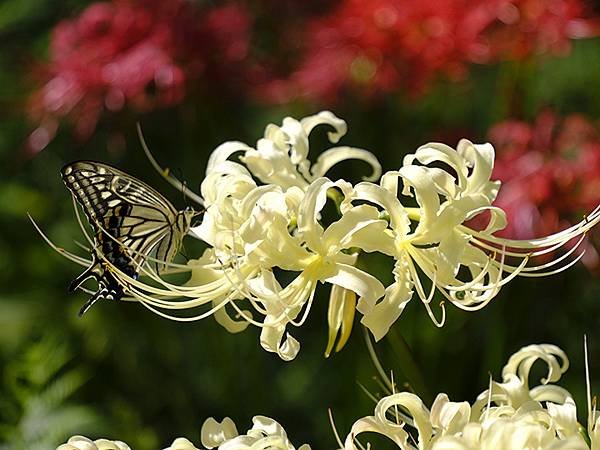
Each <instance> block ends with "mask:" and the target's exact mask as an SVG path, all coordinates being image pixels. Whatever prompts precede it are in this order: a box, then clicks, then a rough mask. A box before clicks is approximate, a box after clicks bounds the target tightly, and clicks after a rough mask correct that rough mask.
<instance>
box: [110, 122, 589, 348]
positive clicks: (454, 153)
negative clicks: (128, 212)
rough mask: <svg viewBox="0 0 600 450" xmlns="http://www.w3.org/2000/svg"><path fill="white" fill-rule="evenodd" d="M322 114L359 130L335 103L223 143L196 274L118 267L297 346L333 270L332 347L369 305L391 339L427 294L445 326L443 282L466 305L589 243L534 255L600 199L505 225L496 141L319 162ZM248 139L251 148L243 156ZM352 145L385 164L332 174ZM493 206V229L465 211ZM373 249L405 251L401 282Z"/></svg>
mask: <svg viewBox="0 0 600 450" xmlns="http://www.w3.org/2000/svg"><path fill="white" fill-rule="evenodd" d="M321 124H324V125H327V126H330V127H332V128H333V131H332V132H330V133H329V134H328V137H329V140H330V141H331V142H332V143H337V142H338V140H339V139H340V138H341V137H342V136H343V135H344V134H345V132H346V124H345V122H344V121H343V120H341V119H339V118H337V117H336V116H334V115H333V114H332V113H330V112H321V113H319V114H317V115H314V116H310V117H306V118H304V119H302V120H296V119H293V118H290V117H287V118H285V119H284V120H283V123H282V125H281V126H276V125H273V124H271V125H269V126H267V128H266V130H265V133H264V137H263V138H262V139H260V140H259V141H258V143H257V145H256V148H253V147H250V146H248V145H246V144H243V143H241V142H227V143H225V144H222V145H221V146H219V147H218V148H217V149H216V150H215V151H214V152H213V154H212V155H211V157H210V159H209V162H208V167H207V172H206V178H205V179H204V181H203V183H202V186H201V194H202V198H203V199H204V203H205V206H206V211H205V212H204V215H203V219H202V222H201V224H200V225H199V226H197V227H195V228H192V229H191V230H190V234H191V235H193V236H194V237H196V238H198V239H200V240H202V241H203V242H204V243H206V244H208V246H209V248H208V249H207V250H206V251H205V252H204V254H203V256H202V257H201V258H199V259H197V260H192V261H190V262H189V263H188V265H187V267H185V270H188V271H190V272H191V278H190V279H189V281H188V282H187V283H186V284H185V285H183V286H181V285H175V284H172V283H170V282H168V281H167V280H165V279H163V278H160V277H158V276H157V275H156V274H151V273H146V275H148V276H150V277H152V278H153V282H152V284H148V283H144V282H142V281H140V280H133V279H131V278H129V277H128V276H127V275H125V274H123V273H121V272H119V271H118V269H117V268H113V269H114V270H113V271H114V273H115V276H116V277H117V278H119V280H120V281H121V283H122V284H123V286H126V291H127V293H128V294H129V295H131V296H132V297H135V298H136V299H137V300H138V301H140V302H141V303H142V304H143V305H144V306H146V307H147V308H149V309H151V310H153V311H155V312H156V313H158V314H160V315H162V316H164V317H168V318H171V319H175V320H182V321H190V320H198V319H201V318H203V317H207V316H209V315H214V317H215V319H216V320H217V321H218V322H219V323H220V324H221V325H222V326H224V327H225V328H226V329H227V330H229V331H230V332H239V331H242V330H244V329H245V328H246V327H247V326H248V325H249V324H254V325H256V326H259V327H261V328H262V332H261V336H260V343H261V345H262V347H263V348H264V349H265V350H267V351H270V352H275V353H277V354H278V355H279V356H280V357H281V358H282V359H284V360H291V359H293V358H294V357H295V356H296V354H297V353H298V351H299V347H300V344H299V342H298V341H297V340H296V339H295V338H294V337H293V336H291V335H290V334H289V333H288V326H290V325H291V326H301V325H302V324H303V323H304V321H305V320H306V318H307V316H308V314H309V311H310V309H311V305H312V303H313V300H314V296H315V289H316V287H317V285H318V284H319V283H327V284H329V285H331V293H330V297H329V312H328V323H329V342H328V345H327V349H326V354H327V355H328V354H329V353H330V352H331V350H332V349H333V347H334V345H336V341H337V345H336V350H339V349H340V348H341V347H342V346H343V345H344V343H345V342H346V340H347V339H348V336H349V334H350V331H351V329H352V323H353V321H354V314H355V311H358V312H359V313H360V314H361V315H362V318H361V322H362V323H363V324H364V325H365V326H366V327H367V328H368V329H369V330H370V331H371V333H372V334H373V336H374V337H375V339H377V340H379V339H381V338H382V337H383V336H385V334H386V333H387V332H388V330H389V328H390V326H391V325H392V324H393V323H394V322H395V321H396V320H397V319H398V318H399V317H400V315H401V314H402V311H403V310H404V308H405V307H406V305H407V303H408V302H409V301H410V299H411V298H412V297H413V296H414V295H415V294H416V295H417V296H418V297H419V298H420V299H421V301H422V303H423V305H424V306H425V308H426V310H427V312H428V314H429V316H430V317H431V319H432V320H433V321H434V323H436V325H438V326H441V325H443V323H444V320H445V309H444V306H443V305H444V303H443V301H442V302H440V303H439V304H440V308H441V311H440V313H439V315H438V317H436V314H434V311H433V309H432V306H431V303H432V301H433V300H434V295H435V294H436V292H438V293H440V294H441V296H443V298H444V299H445V300H446V301H449V302H451V303H452V304H454V305H456V306H457V307H459V308H462V309H464V310H476V309H479V308H482V307H483V306H485V305H486V304H487V303H488V302H489V301H490V300H492V299H493V298H494V297H495V296H496V294H497V293H498V292H499V290H500V288H501V287H502V286H503V285H504V284H506V283H507V282H509V281H510V280H511V279H512V278H514V277H515V276H517V275H524V276H542V275H547V274H550V273H555V272H556V271H558V270H562V269H563V268H565V267H568V266H569V265H570V264H571V263H573V262H574V261H576V260H577V259H578V258H579V257H580V256H581V254H579V255H577V254H575V253H574V252H576V249H577V245H574V246H572V247H571V249H570V250H569V252H568V253H566V254H564V255H562V256H561V257H559V258H557V259H555V260H553V261H550V262H548V261H544V262H543V263H542V264H538V265H531V264H530V262H531V261H532V259H533V258H535V257H536V256H540V255H544V254H547V253H548V252H551V251H553V250H555V249H556V248H558V247H560V246H562V245H564V244H565V243H567V242H568V241H570V240H571V239H574V238H577V237H580V239H583V235H584V234H585V232H586V231H587V230H588V229H590V228H591V227H592V226H594V225H595V224H596V223H597V222H598V221H599V220H600V214H599V212H598V210H596V211H594V212H593V213H592V214H591V215H590V216H589V217H588V218H587V219H586V220H584V221H583V222H581V223H580V224H578V225H576V226H574V227H571V228H569V229H567V230H565V231H562V232H560V233H557V234H555V235H552V236H548V237H546V238H543V239H537V240H532V241H514V240H503V239H500V238H496V237H494V236H493V235H492V233H493V232H494V231H497V230H499V229H502V228H503V227H504V226H505V223H506V219H505V214H504V212H503V211H502V210H500V209H499V208H496V207H494V206H492V202H493V200H494V199H495V197H496V194H497V192H498V189H499V186H500V183H499V182H497V181H490V176H491V173H492V169H493V164H494V149H493V147H492V146H491V145H490V144H482V145H476V144H472V143H471V142H469V141H467V140H462V141H460V143H459V144H458V147H457V149H456V150H455V149H452V148H450V147H448V146H447V145H444V144H439V143H431V144H427V145H424V146H422V147H420V148H419V149H417V151H416V152H415V153H414V154H410V155H408V156H406V157H405V158H404V161H403V165H402V167H401V168H400V169H399V170H395V171H390V172H386V173H384V174H383V175H381V167H380V164H379V163H378V162H377V159H376V158H375V157H374V156H373V154H371V153H370V152H368V151H366V150H362V149H358V148H353V147H347V146H335V147H333V148H330V149H328V150H326V151H325V152H324V153H322V154H321V156H320V157H319V158H317V160H316V162H315V163H314V164H312V165H311V163H310V161H309V159H308V149H309V145H308V142H309V134H310V133H311V131H312V130H313V129H314V128H315V127H316V126H317V125H321ZM236 153H240V155H239V160H235V159H232V157H233V156H234V154H236ZM347 159H359V160H362V161H365V162H366V163H368V164H369V165H370V166H371V168H372V174H371V176H370V177H369V178H367V179H365V181H363V182H360V183H357V184H351V183H349V182H347V181H345V180H342V179H340V180H335V181H334V180H331V179H329V178H327V177H325V175H326V173H327V172H328V171H329V169H331V168H332V167H333V166H334V165H335V164H337V163H339V162H341V161H344V160H347ZM407 201H408V202H409V203H410V204H412V205H413V206H408V204H407ZM328 203H329V204H331V205H332V208H329V209H331V210H335V211H336V215H335V216H334V217H331V218H330V217H328V216H327V214H326V213H325V208H326V205H327V204H328ZM483 212H486V214H489V221H488V225H487V228H486V229H485V230H483V231H476V230H473V229H470V228H468V227H467V226H466V225H465V222H466V221H468V220H469V219H471V218H473V217H474V216H476V215H478V214H481V213H483ZM330 215H331V214H330ZM365 252H367V253H371V252H377V253H380V254H383V255H387V256H388V257H391V258H393V260H394V261H395V263H394V267H393V268H390V269H391V270H392V272H393V275H394V281H393V283H391V284H390V285H388V286H384V285H383V284H382V282H381V281H380V280H378V279H377V278H376V277H375V276H374V275H373V274H371V273H368V272H367V271H366V270H364V269H363V268H359V267H358V266H357V262H358V261H359V258H360V255H361V254H363V253H365ZM569 257H570V258H569ZM173 266H174V265H173ZM558 266H560V267H558ZM179 270H181V268H180V267H179ZM465 274H466V275H465ZM436 302H437V300H436ZM198 307H203V308H208V310H203V311H201V312H200V313H199V314H197V315H191V316H185V317H183V316H182V315H181V313H176V314H173V313H172V312H171V311H174V310H178V311H181V310H192V311H193V310H194V309H195V308H198ZM257 315H259V316H260V318H257Z"/></svg>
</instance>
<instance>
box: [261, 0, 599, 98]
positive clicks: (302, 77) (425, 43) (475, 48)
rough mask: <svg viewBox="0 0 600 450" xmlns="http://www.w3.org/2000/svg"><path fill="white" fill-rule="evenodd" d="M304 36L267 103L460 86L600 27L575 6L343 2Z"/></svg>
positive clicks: (570, 2) (561, 0)
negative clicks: (441, 82) (481, 67)
mask: <svg viewBox="0 0 600 450" xmlns="http://www.w3.org/2000/svg"><path fill="white" fill-rule="evenodd" d="M307 30H308V32H307V34H306V36H307V43H306V47H305V51H304V55H305V56H304V57H303V59H302V60H301V63H300V66H299V67H298V69H297V70H295V71H294V72H293V73H292V75H291V76H290V78H289V80H287V82H284V81H282V80H279V81H277V82H274V86H275V87H270V88H267V89H265V92H264V95H265V97H266V98H268V99H271V100H275V101H276V100H288V99H289V98H291V97H294V96H296V95H298V94H299V95H300V96H304V97H307V98H310V99H318V100H329V101H331V100H335V99H336V98H337V97H338V96H339V95H340V93H341V92H342V91H343V90H346V89H359V90H360V91H361V92H363V93H364V94H366V95H369V94H372V93H374V92H381V93H385V92H390V91H395V90H404V91H407V92H409V93H410V94H412V95H418V94H420V93H422V92H423V91H424V90H425V89H426V88H427V87H428V86H429V85H430V83H431V82H432V80H434V79H435V78H436V77H438V76H439V75H443V76H446V77H449V78H450V79H453V80H457V79H462V78H464V77H465V76H466V74H467V71H468V64H470V63H491V62H496V61H499V60H503V59H520V58H524V57H526V56H528V55H530V54H532V53H536V52H565V51H567V50H568V48H569V42H570V39H573V38H579V37H587V36H591V35H593V34H595V33H596V32H597V27H596V26H595V25H594V24H593V22H590V21H586V20H584V11H583V6H582V3H581V1H580V0H552V1H548V0H483V1H479V2H470V1H467V0H437V1H427V0H408V1H407V0H366V1H365V0H343V1H341V2H340V3H339V6H338V7H337V8H335V9H334V10H333V11H332V12H331V13H330V14H328V15H326V16H325V17H323V18H319V19H316V20H313V21H312V22H311V23H309V24H308V25H307ZM286 89H287V96H286V95H285V94H286Z"/></svg>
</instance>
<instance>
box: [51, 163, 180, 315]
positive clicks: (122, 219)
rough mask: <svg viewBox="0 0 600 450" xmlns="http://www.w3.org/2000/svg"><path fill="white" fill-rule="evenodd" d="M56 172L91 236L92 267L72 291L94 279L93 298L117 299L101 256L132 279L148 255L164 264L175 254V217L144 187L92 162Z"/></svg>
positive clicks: (116, 289) (115, 285)
mask: <svg viewBox="0 0 600 450" xmlns="http://www.w3.org/2000/svg"><path fill="white" fill-rule="evenodd" d="M61 174H62V178H63V181H64V183H65V185H66V186H67V188H68V189H69V190H70V191H71V193H72V194H73V195H74V197H75V199H76V200H77V201H78V203H79V204H80V205H81V206H82V207H83V210H84V212H85V214H86V216H87V218H88V221H89V222H90V224H91V226H92V228H93V231H94V238H95V249H94V252H93V255H92V257H93V264H92V266H91V267H90V268H89V269H88V270H86V271H85V272H84V273H83V274H81V275H80V276H79V277H78V278H77V279H76V280H74V281H73V283H72V285H71V288H72V289H76V288H77V287H79V286H80V285H81V284H82V283H83V282H84V281H85V280H86V279H87V278H89V277H94V278H96V279H97V280H98V282H99V284H100V290H99V291H98V293H96V296H98V295H100V293H101V292H102V291H107V292H104V293H103V294H101V295H100V297H101V298H102V297H104V298H108V297H112V298H115V299H118V298H120V297H121V296H122V295H123V291H122V288H121V287H120V286H119V285H118V282H117V281H116V279H115V278H114V276H113V275H112V274H111V273H109V272H108V270H107V268H106V266H105V264H104V263H103V262H102V261H103V258H102V257H104V258H106V259H107V260H108V261H110V262H111V263H112V264H113V265H114V266H116V267H117V268H119V269H120V270H122V271H123V272H125V273H126V274H128V275H129V276H131V277H133V278H136V277H137V274H138V272H139V267H140V266H141V264H143V262H144V261H145V259H146V257H147V256H148V255H150V254H151V253H152V252H153V251H155V252H156V256H157V258H158V259H162V260H164V261H165V262H169V261H170V259H172V258H173V256H174V255H175V253H177V250H178V249H179V246H180V245H181V241H182V239H183V235H184V234H185V233H186V232H187V230H186V229H185V228H182V227H181V226H179V225H180V224H179V222H181V221H180V220H178V219H179V218H180V217H181V214H180V213H178V212H177V210H175V208H174V207H173V206H172V205H171V203H169V201H168V200H167V199H165V198H164V197H163V196H162V195H161V194H159V193H158V192H157V191H155V190H154V189H152V188H151V187H150V186H148V185H147V184H145V183H143V182H142V181H140V180H138V179H137V178H134V177H132V176H131V175H128V174H126V173H124V172H122V171H120V170H118V169H116V168H114V167H112V166H109V165H107V164H102V163H98V162H92V161H78V162H75V163H72V164H69V165H67V166H65V167H64V168H63V169H62V170H61ZM97 253H100V254H101V256H102V257H100V255H98V254H97ZM96 296H95V297H96ZM94 301H95V300H94ZM88 303H89V302H88ZM92 303H93V301H92ZM89 306H91V305H89ZM89 306H88V307H89ZM82 311H83V310H82Z"/></svg>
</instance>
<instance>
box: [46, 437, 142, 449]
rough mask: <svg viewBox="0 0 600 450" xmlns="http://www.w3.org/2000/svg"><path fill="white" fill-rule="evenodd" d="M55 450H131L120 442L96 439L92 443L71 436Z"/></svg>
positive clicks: (89, 440) (88, 440)
mask: <svg viewBox="0 0 600 450" xmlns="http://www.w3.org/2000/svg"><path fill="white" fill-rule="evenodd" d="M56 450H131V449H130V448H129V445H127V444H126V443H125V442H121V441H109V440H108V439H96V440H95V441H92V440H91V439H88V438H86V437H85V436H73V437H72V438H70V439H69V440H68V441H67V443H66V444H62V445H59V446H58V448H57V449H56Z"/></svg>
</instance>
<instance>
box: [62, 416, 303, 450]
mask: <svg viewBox="0 0 600 450" xmlns="http://www.w3.org/2000/svg"><path fill="white" fill-rule="evenodd" d="M252 424H253V425H252V428H250V429H249V430H248V431H247V432H246V434H239V433H238V431H237V428H236V426H235V423H233V421H232V420H231V419H230V418H229V417H226V418H225V419H223V421H222V422H220V423H219V422H217V421H216V420H215V419H213V418H212V417H210V418H208V419H206V420H205V421H204V424H203V425H202V429H201V431H200V435H201V441H202V447H201V448H198V447H196V446H195V445H194V444H193V443H192V442H191V441H189V440H188V439H186V438H177V439H175V440H174V441H173V443H172V444H171V445H170V446H169V447H167V448H166V449H164V450H202V449H206V450H211V449H218V450H296V447H294V445H293V444H292V443H291V442H290V440H289V439H288V436H287V433H286V432H285V430H284V429H283V427H282V426H281V425H280V424H279V423H278V422H276V421H275V420H273V419H271V418H269V417H265V416H254V417H253V418H252ZM56 450H131V449H130V448H129V446H128V445H127V444H125V443H124V442H121V441H110V440H108V439H98V440H95V441H92V440H91V439H88V438H86V437H84V436H73V437H72V438H70V439H69V440H68V441H67V443H66V444H62V445H60V446H59V447H58V448H57V449H56ZM298 450H310V446H309V445H308V444H304V445H301V446H300V447H298Z"/></svg>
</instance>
